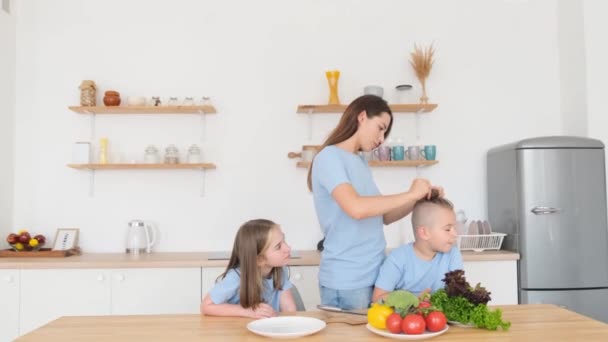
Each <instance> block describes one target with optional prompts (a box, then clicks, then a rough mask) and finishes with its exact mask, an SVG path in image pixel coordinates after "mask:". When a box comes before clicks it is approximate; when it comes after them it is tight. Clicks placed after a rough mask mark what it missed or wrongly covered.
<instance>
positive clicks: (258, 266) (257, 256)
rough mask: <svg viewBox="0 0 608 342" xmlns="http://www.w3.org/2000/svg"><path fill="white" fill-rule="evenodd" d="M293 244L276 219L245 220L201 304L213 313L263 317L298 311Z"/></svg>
mask: <svg viewBox="0 0 608 342" xmlns="http://www.w3.org/2000/svg"><path fill="white" fill-rule="evenodd" d="M290 251H291V248H290V247H289V245H287V243H286V242H285V235H284V234H283V232H282V231H281V227H280V226H279V225H277V224H276V223H274V222H272V221H269V220H264V219H259V220H251V221H248V222H245V223H244V224H243V225H242V226H241V227H240V228H239V231H238V232H237V234H236V237H235V239H234V247H233V248H232V255H231V257H230V261H229V262H228V267H227V268H226V271H225V272H224V273H223V274H222V275H220V276H219V278H218V283H217V284H216V285H215V286H214V287H213V289H211V291H209V293H208V294H207V295H206V296H205V299H203V303H202V304H201V312H202V313H203V314H204V315H210V316H242V317H252V318H263V317H272V316H276V314H277V312H279V311H296V304H295V302H294V299H293V296H292V294H291V291H290V288H291V287H292V284H291V283H290V282H289V279H288V276H287V269H286V265H287V262H288V261H289V253H290Z"/></svg>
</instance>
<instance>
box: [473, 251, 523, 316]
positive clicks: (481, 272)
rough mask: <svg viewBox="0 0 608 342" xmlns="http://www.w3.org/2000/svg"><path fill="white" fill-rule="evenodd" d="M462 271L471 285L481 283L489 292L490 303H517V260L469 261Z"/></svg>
mask: <svg viewBox="0 0 608 342" xmlns="http://www.w3.org/2000/svg"><path fill="white" fill-rule="evenodd" d="M464 271H465V273H464V276H465V278H466V279H467V282H469V284H470V285H471V286H475V285H476V284H477V283H481V286H483V287H485V288H486V289H487V290H488V291H490V292H491V294H490V297H491V298H492V301H491V302H490V303H489V304H490V305H505V304H517V261H514V260H510V261H470V262H465V263H464Z"/></svg>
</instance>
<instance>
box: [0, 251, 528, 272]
mask: <svg viewBox="0 0 608 342" xmlns="http://www.w3.org/2000/svg"><path fill="white" fill-rule="evenodd" d="M210 254H211V253H167V252H155V253H150V254H141V255H139V256H137V257H133V256H130V255H128V254H125V253H84V254H82V255H77V256H70V257H66V258H32V257H30V258H0V269H9V268H12V269H44V268H187V267H225V266H226V265H227V264H228V260H209V257H210ZM298 254H299V255H300V258H298V259H291V261H290V262H289V264H290V265H292V266H316V265H319V258H320V254H319V252H317V251H315V250H301V251H298ZM462 257H463V259H464V261H513V260H519V254H518V253H515V252H510V251H485V252H478V253H476V252H463V253H462Z"/></svg>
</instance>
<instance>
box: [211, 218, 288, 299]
mask: <svg viewBox="0 0 608 342" xmlns="http://www.w3.org/2000/svg"><path fill="white" fill-rule="evenodd" d="M276 226H277V224H276V223H274V222H272V221H270V220H265V219H257V220H251V221H247V222H245V223H244V224H243V225H242V226H241V227H240V228H239V231H238V232H237V233H236V237H235V238H234V246H233V247H232V255H231V256H230V261H229V262H228V267H226V271H224V273H222V274H221V275H220V276H219V277H218V280H220V279H224V278H225V277H226V274H227V273H228V272H229V271H230V270H232V269H234V270H235V271H236V272H239V269H240V272H241V273H240V277H241V286H240V291H239V295H240V301H241V306H242V307H244V308H254V309H255V308H257V306H258V305H259V304H260V303H263V302H264V298H263V296H262V294H263V293H264V282H263V279H262V278H263V275H262V270H261V268H260V267H259V265H258V261H259V257H260V256H261V255H262V254H263V253H264V252H265V251H266V249H268V247H269V246H270V234H271V231H272V229H273V228H275V227H276ZM270 275H271V276H272V281H273V285H274V288H275V289H277V290H282V289H283V268H282V267H274V268H273V269H272V271H271V272H270Z"/></svg>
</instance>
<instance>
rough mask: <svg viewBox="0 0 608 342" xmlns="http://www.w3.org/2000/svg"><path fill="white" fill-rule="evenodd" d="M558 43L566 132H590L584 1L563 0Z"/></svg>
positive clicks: (577, 133) (559, 14)
mask: <svg viewBox="0 0 608 342" xmlns="http://www.w3.org/2000/svg"><path fill="white" fill-rule="evenodd" d="M558 47H559V61H560V63H559V71H560V90H561V92H560V94H561V95H560V102H561V106H560V108H561V114H562V124H563V133H564V134H565V135H578V136H587V133H588V132H587V130H588V113H587V83H586V82H587V70H586V63H585V32H584V18H583V2H581V1H571V0H559V2H558Z"/></svg>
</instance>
